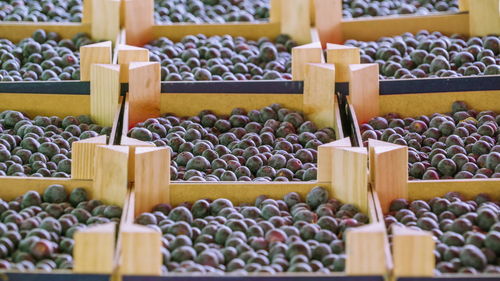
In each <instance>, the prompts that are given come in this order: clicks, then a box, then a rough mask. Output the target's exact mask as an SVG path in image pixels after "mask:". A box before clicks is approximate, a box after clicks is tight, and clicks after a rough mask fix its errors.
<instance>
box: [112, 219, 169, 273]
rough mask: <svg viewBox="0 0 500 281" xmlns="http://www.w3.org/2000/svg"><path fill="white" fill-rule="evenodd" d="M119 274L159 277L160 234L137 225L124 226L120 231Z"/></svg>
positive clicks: (160, 259) (160, 260)
mask: <svg viewBox="0 0 500 281" xmlns="http://www.w3.org/2000/svg"><path fill="white" fill-rule="evenodd" d="M121 236H122V237H121V238H122V240H121V242H122V243H121V258H120V273H121V274H123V275H143V276H159V275H160V274H161V265H162V255H161V233H160V232H157V231H155V230H153V229H151V228H148V227H144V226H139V225H132V224H129V225H124V226H123V228H122V231H121Z"/></svg>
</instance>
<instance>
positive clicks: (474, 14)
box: [469, 0, 500, 36]
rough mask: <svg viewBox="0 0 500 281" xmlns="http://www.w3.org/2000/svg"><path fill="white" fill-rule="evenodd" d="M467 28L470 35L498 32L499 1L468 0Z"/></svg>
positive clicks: (499, 18)
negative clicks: (468, 22) (468, 21)
mask: <svg viewBox="0 0 500 281" xmlns="http://www.w3.org/2000/svg"><path fill="white" fill-rule="evenodd" d="M469 20H470V24H469V28H470V35H472V36H486V35H492V34H497V35H498V34H499V33H500V1H499V0H473V1H469Z"/></svg>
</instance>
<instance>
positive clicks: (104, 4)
mask: <svg viewBox="0 0 500 281" xmlns="http://www.w3.org/2000/svg"><path fill="white" fill-rule="evenodd" d="M87 1H88V0H87ZM120 5H121V0H92V22H91V23H90V24H91V34H92V38H94V39H98V40H111V41H115V40H116V38H117V37H118V34H119V33H120Z"/></svg>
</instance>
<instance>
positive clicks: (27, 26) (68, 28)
mask: <svg viewBox="0 0 500 281" xmlns="http://www.w3.org/2000/svg"><path fill="white" fill-rule="evenodd" d="M38 29H43V30H45V31H46V32H49V31H53V32H57V33H58V34H59V35H60V36H61V37H62V38H66V39H71V38H72V37H73V36H75V35H76V34H77V33H80V32H85V33H88V34H90V24H88V23H84V24H81V23H69V22H68V23H59V22H44V23H41V22H38V23H36V24H33V23H32V22H0V34H1V35H0V37H1V38H2V39H3V38H5V39H9V40H11V41H13V42H18V41H21V40H23V39H25V38H27V37H31V35H32V34H33V32H35V31H36V30H38Z"/></svg>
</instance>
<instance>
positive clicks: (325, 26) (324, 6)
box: [314, 0, 359, 63]
mask: <svg viewBox="0 0 500 281" xmlns="http://www.w3.org/2000/svg"><path fill="white" fill-rule="evenodd" d="M314 6H315V12H316V25H315V27H316V29H317V30H318V33H319V38H320V41H321V44H322V47H323V48H326V47H327V43H335V44H342V43H343V35H342V0H314ZM353 63H359V62H353Z"/></svg>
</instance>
